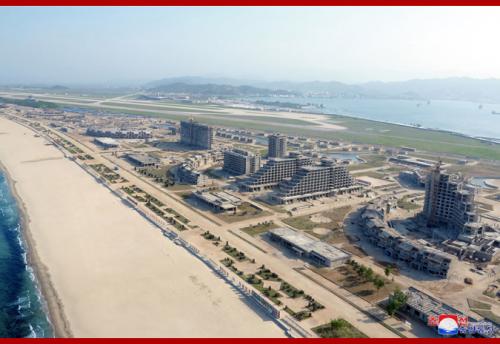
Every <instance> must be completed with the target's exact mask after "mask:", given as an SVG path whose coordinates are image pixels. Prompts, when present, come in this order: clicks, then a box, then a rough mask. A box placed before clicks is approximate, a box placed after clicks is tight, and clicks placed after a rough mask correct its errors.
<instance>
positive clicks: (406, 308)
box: [399, 287, 499, 338]
mask: <svg viewBox="0 0 500 344" xmlns="http://www.w3.org/2000/svg"><path fill="white" fill-rule="evenodd" d="M405 294H406V303H405V304H404V305H403V307H401V308H400V310H399V311H400V312H402V313H405V314H408V315H410V316H411V317H413V318H415V319H418V320H420V321H422V322H423V323H424V324H425V325H427V326H429V320H430V319H431V318H434V319H436V320H439V316H440V315H442V314H453V315H457V316H466V317H467V322H468V325H471V326H473V324H474V323H476V322H478V319H476V318H474V317H471V316H470V315H468V314H466V313H464V312H462V311H460V310H458V309H456V308H455V307H452V306H450V305H448V304H446V303H444V302H443V301H441V300H438V299H437V298H435V297H433V296H431V295H429V294H427V293H425V292H423V291H421V290H419V289H417V288H414V287H409V288H408V290H406V292H405ZM485 320H486V321H488V322H490V325H489V327H488V328H487V329H488V331H486V328H484V329H485V331H481V333H476V335H475V336H477V337H485V338H495V337H497V336H498V333H499V328H498V325H497V323H495V321H494V320H492V319H487V318H486V319H485ZM431 327H435V326H434V325H431Z"/></svg>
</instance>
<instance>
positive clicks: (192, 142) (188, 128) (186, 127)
mask: <svg viewBox="0 0 500 344" xmlns="http://www.w3.org/2000/svg"><path fill="white" fill-rule="evenodd" d="M180 132H181V144H183V145H186V146H191V147H193V148H199V149H212V144H213V141H214V130H213V128H212V127H210V126H208V125H205V124H201V123H198V122H195V121H193V120H192V119H190V120H189V121H181V129H180Z"/></svg>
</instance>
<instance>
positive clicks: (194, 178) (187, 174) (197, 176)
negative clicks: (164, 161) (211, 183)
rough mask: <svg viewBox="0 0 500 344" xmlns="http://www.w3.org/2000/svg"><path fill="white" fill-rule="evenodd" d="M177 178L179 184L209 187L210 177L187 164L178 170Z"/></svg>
mask: <svg viewBox="0 0 500 344" xmlns="http://www.w3.org/2000/svg"><path fill="white" fill-rule="evenodd" d="M176 173H177V178H178V180H179V182H181V183H184V184H191V185H196V186H205V185H208V177H207V176H206V175H204V174H203V173H201V172H200V171H197V170H195V169H193V168H191V167H189V166H187V165H186V164H182V165H180V166H179V167H178V168H177V172H176Z"/></svg>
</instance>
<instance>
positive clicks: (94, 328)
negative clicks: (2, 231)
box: [0, 117, 285, 337]
mask: <svg viewBox="0 0 500 344" xmlns="http://www.w3.org/2000/svg"><path fill="white" fill-rule="evenodd" d="M0 128H1V129H0V131H1V133H2V134H1V135H0V161H1V162H2V164H3V165H4V167H5V168H6V170H7V172H8V173H9V175H10V176H11V178H12V179H13V181H14V186H15V191H16V192H17V194H18V196H19V197H20V199H21V200H22V203H23V208H24V210H25V211H26V217H27V218H26V220H27V221H26V222H27V224H28V226H25V227H28V228H24V234H25V236H26V237H29V238H28V240H29V241H30V242H31V243H32V245H30V246H31V255H32V256H33V257H34V256H36V257H37V258H38V259H32V260H31V261H32V262H33V263H34V264H36V266H35V268H36V270H37V275H38V277H39V279H40V282H41V284H42V286H44V288H42V289H43V290H44V294H45V296H46V298H48V299H49V300H47V301H48V304H49V306H50V308H51V309H50V313H51V315H52V319H54V318H59V319H60V321H54V325H55V326H56V327H57V331H58V332H57V333H58V334H59V335H67V336H70V335H73V336H76V337H110V336H113V337H125V336H126V337H187V336H189V337H193V336H194V337H199V336H201V337H207V336H210V337H243V336H244V337H254V336H266V337H283V336H285V333H284V332H283V330H282V329H281V328H279V327H278V326H276V324H275V323H274V322H272V321H271V320H270V318H268V317H267V316H265V315H264V314H263V313H259V312H256V310H255V309H252V306H251V305H248V304H246V303H245V302H243V301H242V299H241V298H242V296H241V294H239V293H238V292H237V291H235V290H234V289H233V288H232V287H231V286H230V285H229V284H227V283H226V282H225V281H224V280H223V279H221V278H220V277H218V276H217V275H216V274H214V273H213V272H212V271H211V270H209V269H208V268H207V267H206V266H205V265H204V264H203V263H202V262H200V261H199V260H197V259H196V258H194V257H193V256H192V255H190V254H189V253H188V252H187V251H186V250H184V249H183V248H182V247H179V246H177V245H175V244H174V243H172V242H171V241H169V240H165V238H164V237H163V236H162V234H161V232H160V231H158V230H157V229H156V228H155V227H154V226H153V225H152V224H151V223H150V222H148V221H147V220H146V219H145V218H144V217H142V216H141V215H140V214H138V213H137V212H134V211H131V209H130V208H129V207H127V206H126V205H124V204H123V203H122V202H121V201H120V200H119V199H118V198H117V197H115V196H114V195H113V194H112V193H111V192H110V190H109V189H107V188H104V187H102V185H100V184H99V183H97V182H96V180H95V179H94V178H92V177H91V176H90V175H89V174H87V173H85V172H84V171H83V170H82V169H81V168H79V167H78V166H77V165H76V164H74V163H73V162H71V161H70V160H68V159H65V158H64V155H63V153H62V152H61V151H59V150H58V149H57V148H55V147H54V146H53V145H52V144H50V143H49V142H47V141H46V139H45V138H43V137H37V136H36V135H35V133H34V132H33V131H32V130H30V129H28V128H26V127H23V126H21V125H19V124H16V123H14V122H12V121H9V120H7V119H5V118H1V117H0ZM48 289H52V291H53V293H46V292H45V291H46V290H48ZM56 314H57V315H59V317H58V316H56Z"/></svg>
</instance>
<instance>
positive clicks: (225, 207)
mask: <svg viewBox="0 0 500 344" xmlns="http://www.w3.org/2000/svg"><path fill="white" fill-rule="evenodd" d="M193 196H195V197H196V198H197V199H199V200H201V201H203V202H204V203H205V204H207V205H209V206H210V207H211V208H212V209H214V210H215V211H217V212H233V213H235V212H236V210H237V209H238V207H239V206H240V205H241V203H242V202H241V199H240V198H238V197H236V196H233V195H231V194H230V193H228V192H225V191H219V192H210V191H196V192H193Z"/></svg>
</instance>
